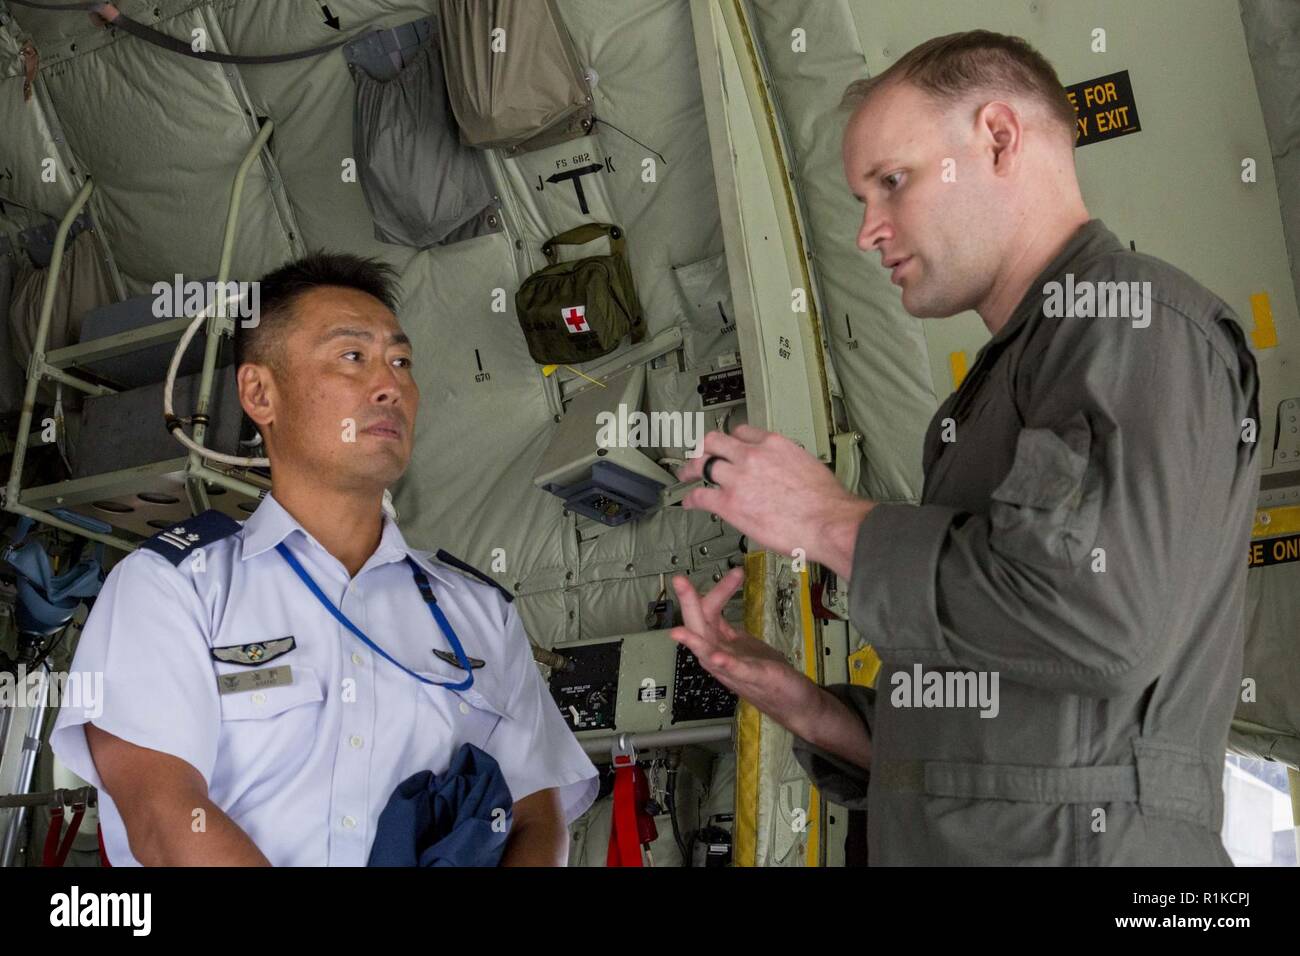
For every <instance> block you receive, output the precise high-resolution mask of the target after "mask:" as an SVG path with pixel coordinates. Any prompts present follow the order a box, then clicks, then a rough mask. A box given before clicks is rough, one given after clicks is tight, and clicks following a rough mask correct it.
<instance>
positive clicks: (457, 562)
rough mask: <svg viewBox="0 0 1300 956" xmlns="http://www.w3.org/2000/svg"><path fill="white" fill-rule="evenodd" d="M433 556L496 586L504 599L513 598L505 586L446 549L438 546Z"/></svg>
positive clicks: (485, 582) (511, 599)
mask: <svg viewBox="0 0 1300 956" xmlns="http://www.w3.org/2000/svg"><path fill="white" fill-rule="evenodd" d="M434 557H436V558H437V559H438V560H439V561H441V562H442V563H443V564H450V565H451V566H452V567H453V568H456V569H457V570H460V571H464V572H465V573H466V574H471V575H473V576H474V577H476V578H478V579H479V580H480V581H482V582H483V583H484V584H490V585H492V587H494V588H496V589H497V590H498V591H500V592H501V593H502V594H503V595H505V599H506V600H507V601H513V600H514V599H515V596H514V595H513V594H511V593H510V592H509V591H507V590H506V589H505V588H503V587H502V586H501V585H500V584H498V583H497V582H496V581H494V580H493V579H492V578H490V577H488V576H487V575H486V574H484V573H483V572H482V571H480V570H479V569H478V568H476V567H474V566H472V565H469V564H466V563H465V562H464V561H462V560H461V559H460V558H458V557H456V556H455V555H453V554H448V553H447V552H446V551H444V550H442V548H439V549H438V553H437V554H436V555H434Z"/></svg>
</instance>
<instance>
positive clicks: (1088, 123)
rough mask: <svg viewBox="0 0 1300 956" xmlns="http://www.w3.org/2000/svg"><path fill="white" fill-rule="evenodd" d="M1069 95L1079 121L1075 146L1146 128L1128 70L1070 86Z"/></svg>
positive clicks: (1077, 121) (1066, 93)
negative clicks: (1139, 117)
mask: <svg viewBox="0 0 1300 956" xmlns="http://www.w3.org/2000/svg"><path fill="white" fill-rule="evenodd" d="M1065 95H1066V96H1068V97H1069V98H1070V102H1071V103H1073V104H1074V112H1075V114H1076V120H1075V121H1076V123H1077V124H1078V128H1077V129H1076V130H1075V139H1074V145H1075V146H1087V145H1088V144H1089V143H1100V142H1101V141H1102V140H1107V139H1114V138H1115V137H1117V136H1127V135H1128V134H1129V133H1137V132H1140V131H1141V129H1142V123H1141V122H1140V121H1139V120H1138V111H1137V101H1136V100H1135V99H1134V98H1133V84H1132V83H1131V82H1130V81H1129V76H1128V70H1121V71H1120V72H1118V73H1112V74H1110V75H1109V76H1099V77H1097V79H1095V80H1084V81H1083V82H1082V83H1075V84H1074V85H1073V86H1067V87H1066V88H1065Z"/></svg>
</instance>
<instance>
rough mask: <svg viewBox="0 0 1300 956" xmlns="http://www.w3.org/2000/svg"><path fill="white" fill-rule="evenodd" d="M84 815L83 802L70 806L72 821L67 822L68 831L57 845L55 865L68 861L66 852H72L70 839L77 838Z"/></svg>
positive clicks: (84, 806) (84, 807) (61, 864)
mask: <svg viewBox="0 0 1300 956" xmlns="http://www.w3.org/2000/svg"><path fill="white" fill-rule="evenodd" d="M85 815H86V805H85V804H84V803H83V804H81V805H80V806H76V805H74V806H73V807H72V822H70V823H69V824H68V832H67V833H66V834H64V836H63V842H62V843H61V844H60V845H59V858H58V859H57V860H56V861H55V863H54V865H55V866H63V864H65V863H67V862H68V854H69V853H71V852H72V841H73V840H75V839H76V838H77V831H78V830H80V829H81V820H82V818H83V817H84V816H85ZM47 840H48V836H47Z"/></svg>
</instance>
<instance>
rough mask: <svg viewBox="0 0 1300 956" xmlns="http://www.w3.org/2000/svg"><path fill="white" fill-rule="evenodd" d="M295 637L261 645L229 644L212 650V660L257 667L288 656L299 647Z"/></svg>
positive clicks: (290, 636)
mask: <svg viewBox="0 0 1300 956" xmlns="http://www.w3.org/2000/svg"><path fill="white" fill-rule="evenodd" d="M297 646H298V645H297V643H295V642H294V639H293V635H292V634H290V635H289V636H288V637H281V638H278V639H277V640H274V641H262V642H261V643H259V644H227V645H225V646H224V647H214V648H212V659H213V660H218V661H225V662H226V663H227V664H244V665H246V666H248V667H256V666H257V665H258V664H265V663H266V662H267V661H273V660H275V659H276V658H277V657H280V656H281V655H284V654H288V653H289V652H290V651H291V650H293V649H294V648H295V647H297Z"/></svg>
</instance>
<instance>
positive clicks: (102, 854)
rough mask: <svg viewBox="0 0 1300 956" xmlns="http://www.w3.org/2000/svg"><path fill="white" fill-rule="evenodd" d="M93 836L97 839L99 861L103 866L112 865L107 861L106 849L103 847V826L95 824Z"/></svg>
mask: <svg viewBox="0 0 1300 956" xmlns="http://www.w3.org/2000/svg"><path fill="white" fill-rule="evenodd" d="M95 837H96V838H97V839H98V840H99V862H100V864H101V865H103V866H112V865H113V864H112V863H109V862H108V851H107V850H105V849H104V828H103V827H102V826H100V825H99V824H95Z"/></svg>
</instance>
